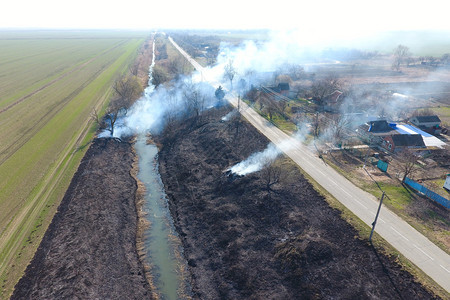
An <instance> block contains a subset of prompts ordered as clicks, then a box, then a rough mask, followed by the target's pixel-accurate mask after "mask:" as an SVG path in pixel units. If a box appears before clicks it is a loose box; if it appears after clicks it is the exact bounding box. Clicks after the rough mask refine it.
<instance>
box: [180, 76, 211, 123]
mask: <svg viewBox="0 0 450 300" xmlns="http://www.w3.org/2000/svg"><path fill="white" fill-rule="evenodd" d="M184 98H185V101H186V107H187V111H188V114H189V115H190V116H192V115H193V116H194V117H195V118H198V117H199V116H200V114H201V112H202V111H203V109H204V105H205V101H206V99H205V95H203V94H202V93H201V91H200V89H199V88H198V86H196V85H195V84H193V83H187V84H186V87H185V88H184Z"/></svg>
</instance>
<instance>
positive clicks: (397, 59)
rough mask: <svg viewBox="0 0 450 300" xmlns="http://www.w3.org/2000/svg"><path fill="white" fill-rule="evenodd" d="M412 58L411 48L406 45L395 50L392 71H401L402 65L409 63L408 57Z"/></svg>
mask: <svg viewBox="0 0 450 300" xmlns="http://www.w3.org/2000/svg"><path fill="white" fill-rule="evenodd" d="M410 56H411V52H409V48H408V47H406V46H404V45H398V46H397V48H395V50H394V60H393V62H392V69H393V70H396V71H397V72H399V71H400V65H401V64H404V63H406V62H407V61H408V57H410Z"/></svg>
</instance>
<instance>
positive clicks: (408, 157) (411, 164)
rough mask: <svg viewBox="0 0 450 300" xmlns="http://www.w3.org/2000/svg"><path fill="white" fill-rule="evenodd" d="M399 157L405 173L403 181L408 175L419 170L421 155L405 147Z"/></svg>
mask: <svg viewBox="0 0 450 300" xmlns="http://www.w3.org/2000/svg"><path fill="white" fill-rule="evenodd" d="M397 158H398V160H399V162H400V169H401V171H402V173H403V178H402V182H404V181H405V179H406V177H408V176H410V175H412V174H413V173H414V172H415V171H417V169H418V165H417V161H418V160H419V156H417V155H416V154H415V153H414V152H413V151H411V150H409V149H405V150H403V151H402V152H400V153H399V154H398V155H397Z"/></svg>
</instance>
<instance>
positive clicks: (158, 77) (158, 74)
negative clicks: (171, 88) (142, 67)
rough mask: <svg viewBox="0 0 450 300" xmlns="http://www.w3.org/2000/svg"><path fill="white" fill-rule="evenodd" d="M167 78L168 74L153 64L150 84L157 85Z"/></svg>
mask: <svg viewBox="0 0 450 300" xmlns="http://www.w3.org/2000/svg"><path fill="white" fill-rule="evenodd" d="M168 80H169V75H168V74H167V72H166V71H165V70H164V69H163V68H161V67H160V66H157V65H156V66H154V67H153V71H152V84H153V85H154V86H155V87H158V86H159V85H160V84H163V83H164V82H166V81H168Z"/></svg>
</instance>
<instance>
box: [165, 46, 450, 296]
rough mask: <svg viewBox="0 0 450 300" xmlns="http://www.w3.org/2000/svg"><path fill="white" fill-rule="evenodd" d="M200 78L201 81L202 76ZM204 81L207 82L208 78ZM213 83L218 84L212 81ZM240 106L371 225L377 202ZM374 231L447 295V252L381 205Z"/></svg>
mask: <svg viewBox="0 0 450 300" xmlns="http://www.w3.org/2000/svg"><path fill="white" fill-rule="evenodd" d="M169 40H170V41H171V42H172V44H174V46H175V47H176V48H177V49H178V50H179V51H180V52H181V53H182V54H183V55H184V56H185V57H186V58H187V59H188V61H189V62H190V63H191V64H192V65H193V66H194V67H195V68H196V69H197V70H198V71H199V72H202V74H203V73H206V72H203V67H202V66H201V65H200V64H199V63H198V62H196V61H195V60H194V59H192V58H191V57H190V56H189V55H188V54H187V53H186V52H185V51H184V50H183V49H181V48H180V47H179V46H178V45H177V44H176V43H175V42H174V41H173V40H172V39H171V38H169ZM202 77H203V78H204V76H203V75H202ZM204 79H205V80H207V78H204ZM212 84H213V85H217V86H218V85H219V84H218V83H214V82H212ZM227 99H228V101H230V103H231V104H232V105H233V106H235V107H237V105H238V99H237V98H236V97H232V96H228V97H227ZM240 107H241V114H242V115H243V116H244V117H245V118H246V119H247V120H248V121H249V122H250V123H251V124H252V125H253V126H255V127H256V128H257V129H258V130H259V131H260V132H261V133H263V134H264V135H265V136H266V137H267V138H268V139H269V140H270V141H272V142H273V143H274V144H275V145H278V146H279V145H280V144H281V143H283V144H284V143H285V141H287V140H290V141H291V143H292V145H294V146H293V147H288V148H287V147H279V148H280V149H281V150H282V151H283V152H284V153H285V154H286V155H287V156H289V157H290V158H291V159H292V160H293V161H294V162H295V163H297V164H298V165H299V166H300V167H301V168H302V169H303V170H304V171H305V172H307V173H308V174H309V175H310V176H311V177H312V178H313V179H314V180H315V181H316V182H318V183H319V184H320V185H321V186H322V187H323V188H325V189H326V190H327V191H328V192H329V193H330V194H332V195H333V196H334V197H335V198H336V199H337V200H338V201H340V202H341V203H342V204H343V205H345V206H346V207H347V208H348V209H349V210H350V211H352V212H353V213H354V214H355V215H356V216H358V217H359V218H360V219H361V220H363V221H364V222H365V223H366V224H367V225H369V226H370V227H371V226H372V222H373V221H374V219H375V214H376V212H377V209H378V205H379V200H378V199H376V198H375V197H374V196H373V195H371V194H369V193H367V192H365V191H363V190H361V189H360V188H358V187H356V186H355V185H354V184H353V183H351V182H350V181H349V180H347V179H346V178H345V177H344V176H342V175H341V174H339V173H337V172H336V171H335V170H334V169H333V168H331V167H330V166H328V165H326V164H325V163H324V162H323V161H322V160H321V159H320V158H319V157H318V156H317V155H315V154H314V153H312V152H311V151H310V150H309V148H307V147H306V146H305V145H303V144H302V143H301V142H299V141H297V140H295V139H294V138H292V137H290V136H288V135H287V134H286V133H284V132H283V131H281V130H280V129H278V128H277V127H275V126H274V125H273V124H271V123H270V122H268V121H267V120H265V119H264V118H262V117H261V116H260V115H259V114H258V113H257V112H255V111H254V110H253V109H252V108H250V107H249V106H247V105H246V104H245V103H243V102H242V101H241V103H240ZM375 231H376V232H377V233H378V234H379V235H380V236H382V237H383V238H384V239H385V240H386V241H387V242H388V243H390V244H391V245H392V246H393V247H395V248H396V249H397V250H398V251H399V252H400V253H402V254H403V255H404V256H405V257H406V258H408V259H409V260H410V261H411V262H412V263H414V264H415V265H417V266H418V267H419V268H420V269H422V270H423V271H424V272H425V273H426V274H427V275H428V276H430V277H431V278H432V279H433V280H434V281H435V282H437V283H438V284H439V285H440V286H442V287H443V288H444V289H446V290H447V292H450V256H449V255H448V254H447V253H445V252H444V251H443V250H441V249H440V248H439V247H437V246H436V245H435V244H434V243H432V242H431V241H430V240H428V239H427V238H426V237H425V236H423V235H422V234H421V233H419V232H418V231H417V230H415V229H414V228H413V227H412V226H410V225H409V224H408V223H406V222H405V221H404V220H403V219H402V218H400V217H399V216H397V215H396V214H394V213H393V212H391V211H390V210H389V209H388V208H386V207H385V206H384V205H383V206H382V208H381V211H380V215H379V218H378V221H377V224H376V228H375Z"/></svg>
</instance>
